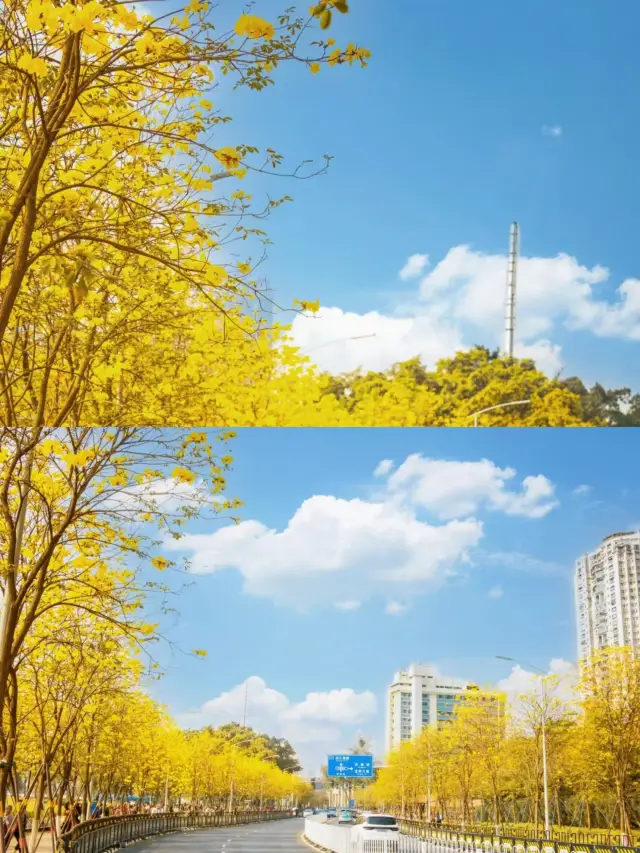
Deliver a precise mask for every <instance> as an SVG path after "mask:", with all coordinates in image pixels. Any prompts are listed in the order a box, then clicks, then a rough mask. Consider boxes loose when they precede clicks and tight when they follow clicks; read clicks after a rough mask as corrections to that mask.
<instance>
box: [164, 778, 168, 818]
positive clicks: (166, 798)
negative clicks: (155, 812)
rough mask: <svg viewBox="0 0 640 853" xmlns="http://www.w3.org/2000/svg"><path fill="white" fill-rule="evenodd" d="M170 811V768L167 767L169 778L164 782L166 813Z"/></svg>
mask: <svg viewBox="0 0 640 853" xmlns="http://www.w3.org/2000/svg"><path fill="white" fill-rule="evenodd" d="M168 811H169V768H168V767H167V778H166V779H165V780H164V812H165V814H166V813H167V812H168Z"/></svg>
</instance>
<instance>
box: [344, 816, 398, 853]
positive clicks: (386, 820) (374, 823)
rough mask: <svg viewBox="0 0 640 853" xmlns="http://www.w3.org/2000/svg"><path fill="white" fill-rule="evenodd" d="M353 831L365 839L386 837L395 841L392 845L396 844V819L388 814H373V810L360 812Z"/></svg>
mask: <svg viewBox="0 0 640 853" xmlns="http://www.w3.org/2000/svg"><path fill="white" fill-rule="evenodd" d="M354 832H355V833H357V835H358V837H359V838H362V839H363V840H365V841H366V840H367V839H368V838H370V839H372V840H373V839H378V838H386V839H389V841H392V840H394V841H395V842H396V843H395V845H393V846H394V847H395V846H397V843H398V842H397V839H398V833H399V827H398V821H397V820H396V819H395V817H394V816H393V815H390V814H375V813H374V812H367V813H365V814H362V815H360V817H359V818H358V819H357V820H356V825H355V828H354ZM389 846H391V845H389Z"/></svg>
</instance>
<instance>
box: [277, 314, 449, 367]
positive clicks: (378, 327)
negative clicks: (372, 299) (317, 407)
mask: <svg viewBox="0 0 640 853" xmlns="http://www.w3.org/2000/svg"><path fill="white" fill-rule="evenodd" d="M368 335H370V336H373V337H365V336H368ZM291 336H292V338H293V340H294V343H295V344H296V345H297V346H299V347H300V348H301V350H303V352H306V353H309V356H310V357H311V358H312V361H313V362H314V363H315V364H317V365H319V366H320V367H321V368H322V369H324V370H329V371H332V372H334V373H341V372H343V371H349V370H357V369H358V368H359V367H362V368H364V369H366V370H385V369H386V368H387V367H389V366H390V365H391V364H394V363H395V362H397V361H407V360H408V359H410V358H413V357H414V356H416V355H422V356H423V358H424V360H425V362H426V363H428V364H434V363H435V362H436V361H437V360H438V359H439V358H442V356H443V355H451V354H452V353H454V352H456V351H457V350H460V349H464V346H465V345H464V342H463V338H462V335H461V334H460V332H459V331H458V330H457V329H456V328H455V327H454V326H452V325H451V324H446V323H443V322H439V321H438V320H437V318H436V319H431V318H430V317H427V316H425V317H390V316H386V315H384V314H380V313H379V312H378V311H369V312H367V313H366V314H356V313H354V312H350V311H342V309H340V308H322V309H321V310H320V312H319V313H318V314H317V315H315V316H313V317H312V316H305V315H302V314H296V316H295V318H294V320H293V323H292V326H291ZM354 339H355V340H354Z"/></svg>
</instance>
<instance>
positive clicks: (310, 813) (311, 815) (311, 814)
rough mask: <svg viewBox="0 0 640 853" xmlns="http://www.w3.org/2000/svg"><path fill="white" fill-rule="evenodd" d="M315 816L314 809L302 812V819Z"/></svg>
mask: <svg viewBox="0 0 640 853" xmlns="http://www.w3.org/2000/svg"><path fill="white" fill-rule="evenodd" d="M313 815H314V811H313V809H305V810H304V811H303V812H302V817H313Z"/></svg>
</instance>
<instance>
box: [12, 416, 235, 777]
mask: <svg viewBox="0 0 640 853" xmlns="http://www.w3.org/2000/svg"><path fill="white" fill-rule="evenodd" d="M217 438H218V439H220V440H221V441H222V442H224V441H226V440H227V439H228V438H229V434H227V433H218V434H217ZM231 461H232V460H231V457H230V456H229V455H227V454H226V453H224V451H223V454H222V455H221V456H217V455H216V453H215V451H214V447H213V446H212V445H211V444H210V443H209V439H208V437H207V435H206V434H205V433H202V432H189V431H177V430H176V431H163V432H160V431H154V430H151V429H135V428H119V429H113V430H105V429H97V430H92V429H87V428H69V429H66V430H63V429H60V430H52V429H49V428H47V429H44V428H41V429H39V430H32V429H27V428H18V429H15V430H5V431H4V432H3V434H2V444H1V447H0V509H1V513H0V553H1V554H2V555H3V572H2V577H1V578H0V589H1V592H2V599H3V606H2V610H1V611H0V713H2V715H3V716H2V717H1V718H0V720H1V722H2V726H1V727H0V747H1V749H2V753H3V755H6V754H7V753H8V751H10V749H11V736H12V729H11V726H10V725H9V724H8V722H7V720H8V719H9V718H11V716H12V712H11V710H10V707H11V703H12V702H14V698H15V691H16V687H15V682H16V677H17V673H18V669H19V664H20V661H21V660H22V657H23V655H24V654H25V649H28V648H29V643H30V642H31V638H32V636H33V634H34V632H37V631H40V632H41V631H42V630H46V628H47V627H49V626H50V625H51V624H55V620H56V619H62V618H63V616H65V617H66V616H67V615H68V618H69V619H71V620H72V621H73V620H76V622H77V623H78V624H83V619H84V618H89V619H90V620H91V619H96V620H97V621H98V623H100V621H101V620H105V621H107V622H108V623H109V625H110V626H111V627H112V628H114V629H117V633H118V638H119V642H120V643H122V644H124V646H125V648H128V649H129V650H131V652H132V653H133V652H135V651H138V652H140V651H144V650H145V649H148V644H149V641H150V640H151V639H152V638H153V637H154V635H155V633H156V626H155V625H153V624H149V623H148V622H146V621H145V619H144V617H143V613H142V608H143V605H144V602H145V595H147V594H149V593H150V592H152V591H153V590H154V589H156V590H159V591H161V592H162V591H164V590H165V589H166V588H167V587H166V584H164V583H162V582H161V583H158V582H155V581H153V579H149V580H146V581H145V583H144V584H143V583H142V582H141V571H142V570H144V569H145V567H147V566H153V567H154V568H155V569H157V570H163V569H165V568H167V567H168V566H169V565H170V562H169V561H167V560H166V558H164V556H163V555H162V553H158V547H157V545H156V544H155V542H154V538H153V537H154V535H157V533H155V531H158V532H160V534H161V535H162V536H172V537H174V538H179V537H180V535H181V529H182V526H183V525H184V523H185V522H186V520H187V519H189V518H194V517H196V516H198V515H199V514H201V513H209V514H210V516H211V517H215V516H217V515H219V514H221V513H227V514H228V513H233V511H234V509H235V508H236V507H237V506H238V505H239V502H238V501H236V500H233V499H229V498H223V497H222V491H223V489H224V487H225V479H224V473H225V471H226V470H227V469H228V468H229V466H230V464H231ZM52 620H53V621H52ZM42 626H45V628H43V627H42ZM7 715H8V717H7ZM13 716H15V715H13ZM2 773H3V774H4V775H1V776H0V783H1V784H3V785H4V784H5V783H6V779H7V773H6V767H5V768H2Z"/></svg>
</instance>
